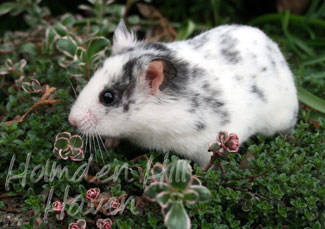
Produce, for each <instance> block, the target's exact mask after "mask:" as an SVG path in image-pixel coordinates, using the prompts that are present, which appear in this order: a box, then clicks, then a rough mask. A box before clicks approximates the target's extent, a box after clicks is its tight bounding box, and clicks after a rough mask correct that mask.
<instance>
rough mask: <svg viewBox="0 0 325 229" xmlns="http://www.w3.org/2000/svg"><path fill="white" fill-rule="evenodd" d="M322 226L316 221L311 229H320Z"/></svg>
mask: <svg viewBox="0 0 325 229" xmlns="http://www.w3.org/2000/svg"><path fill="white" fill-rule="evenodd" d="M321 228H322V225H321V224H320V222H319V221H317V222H316V223H315V224H314V225H313V229H321Z"/></svg>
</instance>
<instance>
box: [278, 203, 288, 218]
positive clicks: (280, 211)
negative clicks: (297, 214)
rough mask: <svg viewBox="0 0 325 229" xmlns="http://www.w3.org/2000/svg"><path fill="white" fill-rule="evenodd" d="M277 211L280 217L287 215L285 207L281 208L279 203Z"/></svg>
mask: <svg viewBox="0 0 325 229" xmlns="http://www.w3.org/2000/svg"><path fill="white" fill-rule="evenodd" d="M278 213H279V214H280V215H281V216H282V217H287V209H286V208H283V207H282V206H281V205H280V204H278Z"/></svg>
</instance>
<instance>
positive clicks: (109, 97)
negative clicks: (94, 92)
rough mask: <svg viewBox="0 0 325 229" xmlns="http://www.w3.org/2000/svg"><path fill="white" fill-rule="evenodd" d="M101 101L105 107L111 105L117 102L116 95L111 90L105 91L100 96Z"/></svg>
mask: <svg viewBox="0 0 325 229" xmlns="http://www.w3.org/2000/svg"><path fill="white" fill-rule="evenodd" d="M99 100H100V102H101V103H102V104H104V105H110V104H112V103H113V102H114V100H115V94H114V92H112V91H111V90H105V91H103V92H102V93H101V94H100V96H99Z"/></svg>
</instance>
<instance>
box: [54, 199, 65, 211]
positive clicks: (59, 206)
mask: <svg viewBox="0 0 325 229" xmlns="http://www.w3.org/2000/svg"><path fill="white" fill-rule="evenodd" d="M52 209H53V211H55V212H58V213H60V212H62V211H63V203H62V202H60V201H55V202H53V204H52Z"/></svg>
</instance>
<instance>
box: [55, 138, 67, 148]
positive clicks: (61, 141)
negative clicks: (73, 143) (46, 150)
mask: <svg viewBox="0 0 325 229" xmlns="http://www.w3.org/2000/svg"><path fill="white" fill-rule="evenodd" d="M54 146H55V148H57V149H62V150H63V151H66V150H68V149H69V147H68V146H69V139H67V138H58V139H57V140H56V142H55V144H54Z"/></svg>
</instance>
